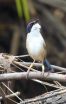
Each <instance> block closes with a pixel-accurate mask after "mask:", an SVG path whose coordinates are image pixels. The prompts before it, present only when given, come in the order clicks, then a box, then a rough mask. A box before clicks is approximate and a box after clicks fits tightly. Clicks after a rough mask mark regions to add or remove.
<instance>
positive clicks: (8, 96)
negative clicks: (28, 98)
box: [0, 92, 20, 100]
mask: <svg viewBox="0 0 66 104" xmlns="http://www.w3.org/2000/svg"><path fill="white" fill-rule="evenodd" d="M15 95H20V92H15V93H13V94H10V95H5V98H6V99H7V98H11V97H14V96H15ZM2 99H3V97H2V96H1V97H0V100H2Z"/></svg>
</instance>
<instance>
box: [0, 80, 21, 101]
mask: <svg viewBox="0 0 66 104" xmlns="http://www.w3.org/2000/svg"><path fill="white" fill-rule="evenodd" d="M1 83H2V84H3V86H5V87H6V88H7V89H8V90H9V91H10V92H11V93H13V94H14V95H15V96H16V97H17V98H18V99H19V100H20V101H23V100H22V99H21V98H20V97H19V96H17V95H16V94H15V93H14V92H13V91H12V90H11V89H10V88H9V87H7V86H6V85H5V84H4V83H3V82H1Z"/></svg>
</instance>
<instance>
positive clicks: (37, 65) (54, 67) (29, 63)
mask: <svg viewBox="0 0 66 104" xmlns="http://www.w3.org/2000/svg"><path fill="white" fill-rule="evenodd" d="M14 63H15V64H17V65H19V66H22V65H26V66H30V65H31V64H32V62H16V61H14ZM33 65H34V66H36V67H41V66H42V64H41V63H34V64H33ZM51 67H52V68H53V69H55V70H59V71H64V72H66V68H63V67H60V66H56V65H51Z"/></svg>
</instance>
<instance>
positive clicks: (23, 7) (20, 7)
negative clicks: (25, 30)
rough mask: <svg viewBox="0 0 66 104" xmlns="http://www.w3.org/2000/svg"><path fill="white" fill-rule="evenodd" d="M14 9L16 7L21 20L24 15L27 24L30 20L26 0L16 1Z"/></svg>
mask: <svg viewBox="0 0 66 104" xmlns="http://www.w3.org/2000/svg"><path fill="white" fill-rule="evenodd" d="M16 7H17V12H18V16H19V17H20V18H21V17H22V16H23V13H24V17H25V20H26V22H27V21H28V20H29V19H30V14H29V8H28V2H27V0H16Z"/></svg>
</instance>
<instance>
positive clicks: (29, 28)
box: [27, 19, 39, 33]
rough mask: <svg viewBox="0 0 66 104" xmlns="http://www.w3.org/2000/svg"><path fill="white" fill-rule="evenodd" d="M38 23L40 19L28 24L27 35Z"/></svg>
mask: <svg viewBox="0 0 66 104" xmlns="http://www.w3.org/2000/svg"><path fill="white" fill-rule="evenodd" d="M38 22H39V19H36V20H34V21H31V22H30V23H28V25H27V33H29V32H30V30H31V28H32V26H33V25H34V24H36V23H38Z"/></svg>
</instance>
